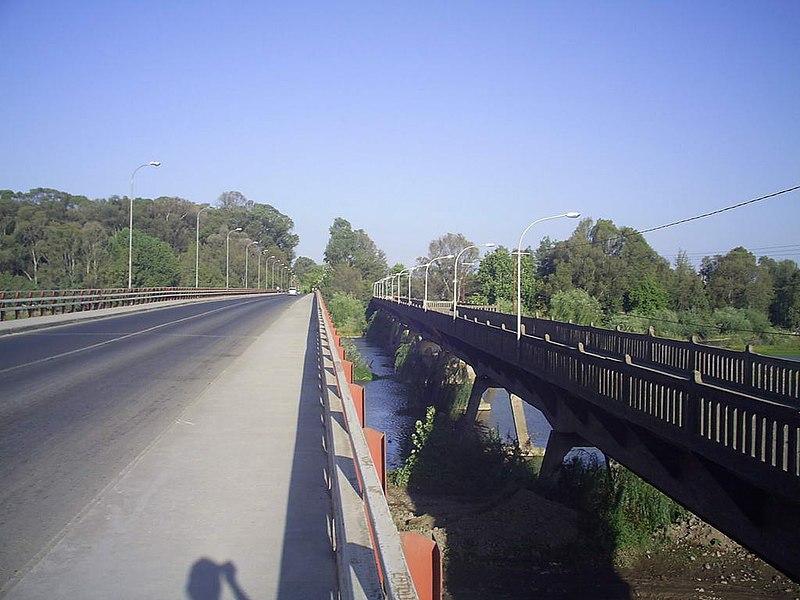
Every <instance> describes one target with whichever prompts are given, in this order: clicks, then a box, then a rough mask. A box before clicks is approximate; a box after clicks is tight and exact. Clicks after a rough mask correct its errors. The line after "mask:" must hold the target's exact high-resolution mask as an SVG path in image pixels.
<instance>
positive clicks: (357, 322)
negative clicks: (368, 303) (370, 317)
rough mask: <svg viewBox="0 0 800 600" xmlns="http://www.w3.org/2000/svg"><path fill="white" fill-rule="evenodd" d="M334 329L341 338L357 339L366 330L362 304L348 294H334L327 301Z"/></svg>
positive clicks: (365, 318)
mask: <svg viewBox="0 0 800 600" xmlns="http://www.w3.org/2000/svg"><path fill="white" fill-rule="evenodd" d="M327 304H328V310H329V311H330V313H331V318H332V319H333V323H334V325H336V329H337V330H338V331H339V333H340V334H341V335H343V336H352V337H359V336H362V335H364V332H365V331H366V330H367V317H366V315H365V308H364V304H363V303H362V302H361V300H359V299H358V298H355V297H354V296H352V295H349V294H342V293H334V294H333V296H331V298H330V299H329V300H327Z"/></svg>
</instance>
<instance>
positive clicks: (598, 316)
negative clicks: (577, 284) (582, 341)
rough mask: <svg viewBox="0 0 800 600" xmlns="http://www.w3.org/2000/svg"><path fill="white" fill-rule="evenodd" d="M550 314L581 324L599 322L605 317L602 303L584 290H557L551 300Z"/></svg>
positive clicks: (560, 319) (558, 319)
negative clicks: (601, 306)
mask: <svg viewBox="0 0 800 600" xmlns="http://www.w3.org/2000/svg"><path fill="white" fill-rule="evenodd" d="M550 315H551V316H552V317H553V318H554V319H556V320H557V321H572V322H573V323H577V324H579V325H589V324H590V323H596V324H599V323H600V321H601V320H602V319H603V311H602V309H601V308H600V303H599V302H598V301H597V300H596V299H595V298H592V297H591V296H590V295H589V294H588V293H587V292H585V291H584V290H575V289H573V290H568V291H565V292H557V293H556V294H555V295H554V296H553V297H552V298H551V300H550Z"/></svg>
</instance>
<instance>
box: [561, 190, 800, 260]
mask: <svg viewBox="0 0 800 600" xmlns="http://www.w3.org/2000/svg"><path fill="white" fill-rule="evenodd" d="M797 190H800V185H795V186H792V187H790V188H786V189H785V190H780V191H778V192H773V193H771V194H766V195H764V196H759V197H758V198H752V199H750V200H745V201H744V202H739V203H738V204H733V205H731V206H726V207H724V208H719V209H717V210H712V211H711V212H707V213H703V214H700V215H695V216H693V217H687V218H685V219H680V220H678V221H672V222H671V223H665V224H664V225H658V226H656V227H651V228H649V229H633V230H631V231H630V232H627V233H620V234H617V235H614V236H611V237H608V238H605V239H602V240H587V241H586V242H573V243H571V244H570V243H569V240H566V243H567V244H569V246H570V247H573V248H574V247H575V246H583V245H593V244H600V243H605V242H612V241H616V240H624V239H626V238H628V237H631V236H633V235H637V234H638V235H641V234H643V233H652V232H653V231H660V230H662V229H667V228H669V227H675V226H677V225H683V224H684V223H689V222H691V221H699V220H700V219H705V218H708V217H712V216H714V215H718V214H720V213H724V212H727V211H730V210H734V209H737V208H741V207H743V206H747V205H749V204H755V203H756V202H763V201H764V200H769V199H771V198H775V197H777V196H781V195H783V194H788V193H790V192H794V191H797Z"/></svg>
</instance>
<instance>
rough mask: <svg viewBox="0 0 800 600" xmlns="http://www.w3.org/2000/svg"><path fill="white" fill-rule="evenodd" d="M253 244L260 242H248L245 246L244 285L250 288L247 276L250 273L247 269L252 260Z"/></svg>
mask: <svg viewBox="0 0 800 600" xmlns="http://www.w3.org/2000/svg"><path fill="white" fill-rule="evenodd" d="M253 244H258V242H250V243H249V244H247V245H246V246H245V247H244V287H245V288H249V287H250V286H249V285H248V282H249V278H248V276H247V275H248V273H247V269H248V263H249V262H250V246H252V245H253Z"/></svg>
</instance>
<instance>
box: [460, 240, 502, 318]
mask: <svg viewBox="0 0 800 600" xmlns="http://www.w3.org/2000/svg"><path fill="white" fill-rule="evenodd" d="M496 245H497V244H495V243H494V242H486V243H485V244H480V245H473V246H467V247H466V248H464V249H462V250H461V252H459V253H458V254H456V260H455V262H453V320H455V318H456V307H457V306H458V261H459V259H460V258H461V255H462V254H464V252H466V251H467V250H471V249H472V248H494V247H495V246H496Z"/></svg>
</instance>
